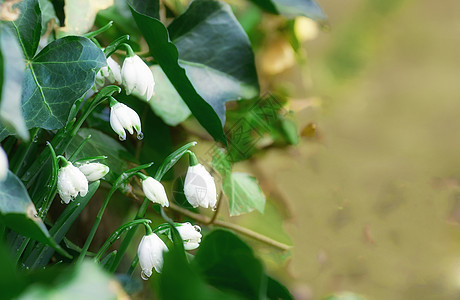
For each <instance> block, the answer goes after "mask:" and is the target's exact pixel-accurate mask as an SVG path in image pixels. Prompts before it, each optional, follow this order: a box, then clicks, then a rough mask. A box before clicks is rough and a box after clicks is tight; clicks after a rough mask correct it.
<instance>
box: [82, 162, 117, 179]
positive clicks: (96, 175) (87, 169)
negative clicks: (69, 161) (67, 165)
mask: <svg viewBox="0 0 460 300" xmlns="http://www.w3.org/2000/svg"><path fill="white" fill-rule="evenodd" d="M78 169H79V170H80V171H81V172H82V173H83V174H85V176H86V179H87V180H88V181H96V180H99V179H101V178H102V177H104V176H105V175H106V174H107V173H109V171H110V169H109V167H107V166H106V165H103V164H101V163H89V164H83V165H81V166H79V167H78Z"/></svg>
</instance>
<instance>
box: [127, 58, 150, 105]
mask: <svg viewBox="0 0 460 300" xmlns="http://www.w3.org/2000/svg"><path fill="white" fill-rule="evenodd" d="M121 78H122V81H123V86H124V87H125V89H126V94H128V95H129V94H131V93H133V92H134V93H135V94H137V95H139V96H140V97H144V98H145V99H146V100H147V101H149V100H150V98H152V95H153V90H154V87H155V80H154V79H153V74H152V71H150V69H149V67H148V66H147V65H146V64H145V63H144V61H143V60H142V59H141V58H140V57H139V56H137V55H133V56H130V57H127V58H126V59H125V61H124V62H123V67H122V68H121Z"/></svg>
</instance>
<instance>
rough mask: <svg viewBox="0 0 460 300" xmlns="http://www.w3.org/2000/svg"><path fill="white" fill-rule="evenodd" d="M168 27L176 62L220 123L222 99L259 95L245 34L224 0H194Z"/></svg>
mask: <svg viewBox="0 0 460 300" xmlns="http://www.w3.org/2000/svg"><path fill="white" fill-rule="evenodd" d="M168 30H169V32H170V38H171V40H172V42H173V43H174V44H175V45H176V47H177V50H178V51H179V63H180V65H181V66H182V67H183V68H185V70H186V73H187V76H188V78H189V79H190V81H191V82H192V83H193V86H194V87H195V89H196V91H197V92H198V94H200V95H201V96H202V97H203V98H204V99H205V100H206V101H207V102H208V103H209V104H210V105H211V106H212V108H213V109H214V111H215V112H216V113H217V115H218V116H219V118H220V119H221V121H222V124H224V123H225V102H226V101H230V100H240V99H250V98H253V97H256V96H258V95H259V83H258V80H257V72H256V68H255V65H254V54H253V52H252V49H251V44H250V42H249V38H248V37H247V35H246V33H245V32H244V30H243V28H242V27H241V25H240V24H239V23H238V21H237V20H236V18H235V16H234V15H233V13H232V10H231V8H230V6H229V5H228V4H226V3H224V2H218V1H215V0H195V1H193V2H192V3H191V4H190V6H189V7H188V8H187V11H185V13H184V14H182V15H181V16H179V17H178V18H177V19H175V20H174V21H173V22H172V23H171V25H170V26H169V27H168Z"/></svg>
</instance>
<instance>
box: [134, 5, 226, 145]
mask: <svg viewBox="0 0 460 300" xmlns="http://www.w3.org/2000/svg"><path fill="white" fill-rule="evenodd" d="M139 1H141V0H133V1H131V6H130V8H131V13H132V15H133V17H134V20H135V21H136V23H137V26H138V27H139V29H140V31H141V32H142V34H143V35H144V37H145V39H146V41H147V44H148V45H149V49H150V53H151V54H152V56H153V57H155V59H156V60H157V61H158V63H159V65H160V67H161V68H162V69H163V71H164V72H165V74H166V76H167V77H168V79H169V80H170V81H171V83H172V85H173V86H174V88H175V89H176V90H177V92H178V93H179V95H180V96H181V97H182V99H183V100H184V101H185V103H187V106H188V107H189V108H190V110H191V111H192V113H193V115H194V116H195V117H196V119H197V120H198V122H199V123H200V124H201V125H202V126H203V127H204V128H205V129H206V130H207V131H208V132H209V134H210V135H211V136H212V137H213V138H214V139H215V140H216V141H220V142H222V143H224V144H227V141H226V138H225V134H224V130H223V127H222V120H220V119H219V116H218V115H217V114H216V112H215V111H214V109H213V108H212V106H211V105H209V104H208V103H207V102H206V101H205V100H204V99H203V98H202V97H201V96H200V95H199V94H198V93H197V91H196V90H195V88H194V87H193V85H192V83H191V82H190V80H189V79H188V78H187V75H186V73H185V70H184V69H183V68H182V67H181V66H179V63H178V52H177V49H176V47H175V46H174V44H172V43H171V42H170V41H169V38H168V31H167V29H166V28H165V27H164V25H163V24H162V23H161V22H160V21H159V20H157V19H155V18H152V17H149V16H147V15H144V14H142V13H141V12H138V11H136V9H135V8H134V7H136V6H135V4H136V3H137V2H139Z"/></svg>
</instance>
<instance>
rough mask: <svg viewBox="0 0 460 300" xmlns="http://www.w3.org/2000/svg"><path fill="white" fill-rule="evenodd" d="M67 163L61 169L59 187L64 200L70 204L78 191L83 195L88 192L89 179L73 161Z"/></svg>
mask: <svg viewBox="0 0 460 300" xmlns="http://www.w3.org/2000/svg"><path fill="white" fill-rule="evenodd" d="M66 163H67V165H66V166H64V167H62V168H60V169H59V173H58V182H57V187H58V192H59V196H60V197H61V199H62V201H63V202H64V203H65V204H68V203H69V202H70V200H73V199H74V198H75V197H77V195H78V193H80V196H82V197H84V196H85V195H86V194H87V193H88V180H87V179H86V177H85V174H83V173H82V172H81V171H80V170H79V169H78V168H77V167H74V166H73V165H72V163H71V162H66Z"/></svg>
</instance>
